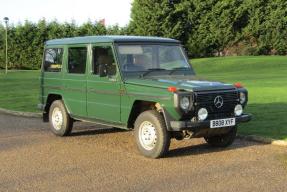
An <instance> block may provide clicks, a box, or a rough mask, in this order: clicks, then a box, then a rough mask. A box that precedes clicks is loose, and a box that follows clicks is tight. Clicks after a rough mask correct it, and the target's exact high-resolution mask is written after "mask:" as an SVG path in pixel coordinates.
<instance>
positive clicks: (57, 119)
mask: <svg viewBox="0 0 287 192" xmlns="http://www.w3.org/2000/svg"><path fill="white" fill-rule="evenodd" d="M52 124H53V127H54V129H56V130H57V131H58V130H60V129H61V128H62V125H63V114H62V111H61V110H60V108H58V107H55V108H54V109H53V112H52Z"/></svg>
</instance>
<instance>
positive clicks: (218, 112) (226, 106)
mask: <svg viewBox="0 0 287 192" xmlns="http://www.w3.org/2000/svg"><path fill="white" fill-rule="evenodd" d="M217 96H221V97H222V99H223V106H222V107H220V108H217V107H216V106H215V104H214V100H215V98H216V97H217ZM238 99H239V97H238V92H237V90H236V89H230V90H217V91H202V92H196V93H195V104H196V110H198V109H200V108H202V107H204V108H206V109H207V111H208V113H209V114H210V115H209V119H218V118H225V117H230V116H232V115H233V111H234V107H235V106H236V104H238V102H239V100H238Z"/></svg>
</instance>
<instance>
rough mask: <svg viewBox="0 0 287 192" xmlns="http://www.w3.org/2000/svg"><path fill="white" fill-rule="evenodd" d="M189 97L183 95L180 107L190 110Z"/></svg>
mask: <svg viewBox="0 0 287 192" xmlns="http://www.w3.org/2000/svg"><path fill="white" fill-rule="evenodd" d="M189 104H190V102H189V98H188V97H182V98H181V99H180V107H181V108H182V109H183V110H188V108H189Z"/></svg>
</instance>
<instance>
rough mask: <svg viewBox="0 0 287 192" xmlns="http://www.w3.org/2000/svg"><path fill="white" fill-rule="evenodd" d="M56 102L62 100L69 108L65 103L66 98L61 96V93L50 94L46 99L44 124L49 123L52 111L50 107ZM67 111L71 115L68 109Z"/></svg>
mask: <svg viewBox="0 0 287 192" xmlns="http://www.w3.org/2000/svg"><path fill="white" fill-rule="evenodd" d="M56 100H62V101H63V102H64V105H65V107H66V108H67V106H66V104H65V101H64V97H63V96H62V95H61V94H59V93H50V94H48V96H47V99H46V104H45V108H44V111H43V121H44V122H48V121H49V110H50V107H51V105H52V103H53V102H54V101H56ZM67 111H68V113H69V110H68V108H67Z"/></svg>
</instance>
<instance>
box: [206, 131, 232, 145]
mask: <svg viewBox="0 0 287 192" xmlns="http://www.w3.org/2000/svg"><path fill="white" fill-rule="evenodd" d="M236 134H237V127H236V126H235V127H232V128H231V129H230V131H229V132H228V133H226V134H223V135H216V136H212V137H204V139H205V141H206V142H207V143H208V144H209V145H211V146H213V147H228V146H229V145H231V144H232V143H233V142H234V140H235V137H236Z"/></svg>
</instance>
